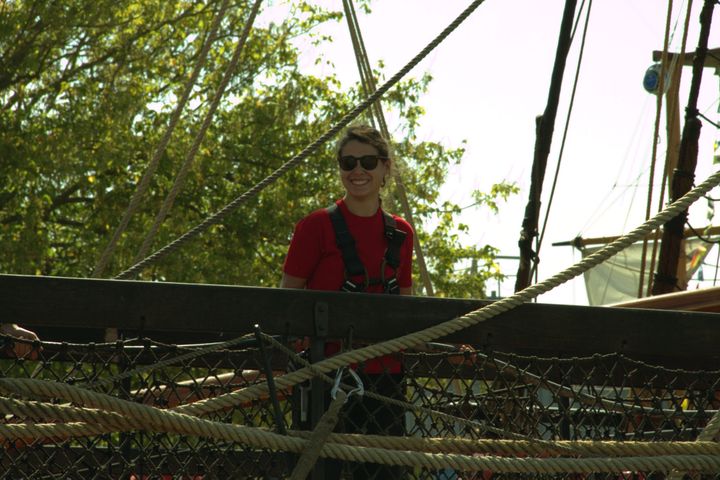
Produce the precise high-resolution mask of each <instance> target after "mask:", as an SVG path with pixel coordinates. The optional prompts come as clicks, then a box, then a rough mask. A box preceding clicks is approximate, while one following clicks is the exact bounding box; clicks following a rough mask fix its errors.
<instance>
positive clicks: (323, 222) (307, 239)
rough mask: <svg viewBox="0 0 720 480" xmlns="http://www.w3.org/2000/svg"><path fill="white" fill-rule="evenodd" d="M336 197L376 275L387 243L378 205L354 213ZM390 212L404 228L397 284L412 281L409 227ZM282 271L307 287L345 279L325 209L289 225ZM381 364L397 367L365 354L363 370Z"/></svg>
mask: <svg viewBox="0 0 720 480" xmlns="http://www.w3.org/2000/svg"><path fill="white" fill-rule="evenodd" d="M336 203H337V205H338V207H340V210H341V212H342V214H343V217H344V218H345V222H346V223H347V226H348V230H350V234H351V235H352V237H353V239H354V240H355V249H356V250H357V254H358V256H359V257H360V261H361V262H362V263H363V265H364V266H365V269H366V270H367V272H368V275H369V277H370V278H371V279H379V278H380V267H381V265H382V261H383V257H384V256H385V250H386V249H387V240H386V238H385V222H384V220H383V214H382V210H380V209H378V211H377V212H376V213H375V214H374V215H373V216H371V217H360V216H358V215H355V214H353V213H351V212H350V210H348V208H347V206H346V205H345V202H344V201H342V200H338V201H337V202H336ZM393 218H394V219H395V222H396V223H397V227H396V228H398V229H400V230H403V231H404V232H406V233H407V236H406V237H405V241H404V243H403V244H402V247H401V248H400V266H399V267H398V269H397V271H396V272H395V275H396V277H397V280H398V285H399V286H400V287H401V288H407V287H411V286H412V249H413V230H412V227H410V224H409V223H407V222H406V221H405V220H403V219H402V218H400V217H398V216H396V215H393ZM283 271H284V272H285V273H287V274H288V275H292V276H293V277H298V278H304V279H306V280H307V284H306V286H307V288H308V289H311V290H329V291H339V290H340V287H341V286H342V284H343V282H344V281H345V264H344V263H343V259H342V254H341V253H340V250H339V249H338V247H337V244H336V243H335V230H334V229H333V226H332V222H331V221H330V215H329V214H328V212H327V210H325V209H322V210H316V211H314V212H312V213H311V214H310V215H308V216H307V217H305V218H303V219H302V220H300V221H299V222H298V224H297V225H296V226H295V233H294V234H293V238H292V241H291V242H290V248H289V249H288V254H287V258H286V259H285V265H284V266H283ZM392 273H393V272H392V268H391V267H388V266H386V270H385V278H390V277H391V275H392ZM352 280H353V281H356V282H359V283H362V281H363V279H362V278H353V279H352ZM382 291H383V287H382V285H371V286H369V287H368V292H369V293H382ZM325 350H326V352H325V354H326V356H330V355H333V354H335V353H337V351H338V350H339V345H338V344H337V343H336V342H330V343H328V344H327V346H326V349H325ZM385 369H387V370H388V371H389V372H390V373H399V372H400V369H401V364H400V362H399V361H398V360H397V359H395V358H393V357H391V356H386V357H381V358H377V359H372V360H368V361H367V363H366V368H365V371H366V372H367V373H381V372H383V371H384V370H385Z"/></svg>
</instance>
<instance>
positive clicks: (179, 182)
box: [133, 0, 262, 263]
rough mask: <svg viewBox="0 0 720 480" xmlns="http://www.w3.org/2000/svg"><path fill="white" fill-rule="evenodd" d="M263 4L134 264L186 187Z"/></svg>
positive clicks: (255, 11)
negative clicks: (186, 181)
mask: <svg viewBox="0 0 720 480" xmlns="http://www.w3.org/2000/svg"><path fill="white" fill-rule="evenodd" d="M261 4H262V0H256V1H255V3H254V4H253V7H252V10H251V11H250V16H249V17H248V19H247V21H246V22H245V27H244V28H243V31H242V33H241V34H240V38H239V39H238V43H237V45H236V46H235V51H234V52H233V56H232V58H231V59H230V63H229V64H228V67H227V69H226V70H225V74H224V75H223V78H222V80H221V81H220V85H219V86H218V89H217V92H215V97H214V98H213V99H212V103H211V104H210V108H208V111H207V113H206V114H205V118H204V119H203V123H202V125H201V126H200V130H199V131H198V133H197V135H195V139H194V140H193V144H192V146H191V147H190V150H189V151H188V153H187V155H186V156H185V160H184V161H183V164H182V166H181V167H180V171H179V172H178V174H177V176H176V177H175V182H174V183H173V186H172V188H171V189H170V192H169V193H168V195H167V197H166V198H165V201H164V202H163V204H162V206H161V207H160V211H159V212H158V214H157V216H156V217H155V221H154V222H153V224H152V226H151V227H150V231H149V232H148V233H147V235H146V236H145V240H143V243H142V245H141V246H140V250H139V251H138V253H137V255H136V256H135V259H134V260H133V263H135V262H138V261H140V260H142V259H143V258H144V257H145V255H146V254H147V252H148V250H150V247H152V243H153V240H155V235H156V234H157V232H158V229H159V228H160V225H162V223H163V222H164V221H165V217H166V216H167V214H168V212H170V209H171V208H172V206H173V203H174V202H175V198H176V197H177V195H178V193H180V190H181V189H182V187H183V186H184V185H185V179H186V178H187V175H188V173H189V172H190V168H191V167H192V165H193V162H194V161H195V155H196V154H197V151H198V150H199V149H200V144H201V143H202V141H203V139H204V138H205V133H206V132H207V129H208V128H209V127H210V122H212V120H213V117H214V116H215V111H216V110H217V108H218V106H219V105H220V100H222V97H223V95H224V94H225V89H226V88H227V86H228V84H229V83H230V79H232V77H233V75H234V74H235V69H236V68H237V65H238V62H239V61H240V55H241V54H242V51H243V48H244V47H245V42H246V41H247V38H248V36H249V35H250V30H251V29H252V26H253V24H254V23H255V17H257V14H258V12H259V11H260V5H261Z"/></svg>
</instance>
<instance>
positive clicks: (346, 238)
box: [326, 204, 407, 294]
mask: <svg viewBox="0 0 720 480" xmlns="http://www.w3.org/2000/svg"><path fill="white" fill-rule="evenodd" d="M326 210H327V212H328V214H330V221H331V222H332V226H333V229H334V230H335V243H336V244H337V246H338V249H339V250H340V254H341V255H342V258H343V263H344V264H345V281H344V282H343V284H342V286H341V287H340V290H341V291H343V292H365V291H367V288H368V287H369V286H370V285H382V286H383V292H384V293H390V294H399V293H400V285H398V281H397V275H396V273H397V269H398V267H399V266H400V248H401V247H402V244H403V242H404V241H405V237H406V236H407V233H406V232H404V231H403V230H400V229H399V228H397V222H396V221H395V219H394V218H393V217H392V215H390V214H389V213H386V212H385V211H382V215H383V221H384V224H385V228H384V237H385V239H386V240H387V248H386V249H385V255H384V257H383V261H382V264H381V265H380V278H370V276H369V275H368V272H367V269H366V268H365V265H363V263H362V261H361V260H360V257H359V256H358V253H357V250H356V249H355V239H354V238H353V237H352V235H351V234H350V230H349V229H348V226H347V223H346V222H345V217H344V216H343V214H342V211H340V208H339V207H338V206H337V204H336V205H332V206H330V207H328V208H327V209H326ZM386 266H390V267H391V268H392V270H393V273H392V276H391V277H390V278H385V267H386ZM357 277H360V278H362V279H363V281H362V283H360V284H359V283H356V282H354V281H353V280H352V278H357Z"/></svg>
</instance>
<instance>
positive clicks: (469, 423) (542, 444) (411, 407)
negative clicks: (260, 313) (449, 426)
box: [263, 334, 573, 453]
mask: <svg viewBox="0 0 720 480" xmlns="http://www.w3.org/2000/svg"><path fill="white" fill-rule="evenodd" d="M263 335H265V338H266V339H267V341H268V342H269V343H271V344H272V345H273V346H274V347H276V348H278V349H279V350H280V351H282V352H284V353H285V354H287V355H288V356H290V357H291V358H292V359H293V360H294V361H296V362H298V363H301V364H302V365H304V366H305V367H306V368H308V369H309V370H310V371H311V372H312V373H313V374H314V376H316V377H319V378H320V379H321V380H323V381H324V382H326V383H328V384H330V385H332V384H333V383H334V380H333V379H332V378H330V377H329V376H327V375H325V374H324V373H323V372H321V371H318V370H316V369H315V368H314V364H312V363H310V362H308V361H307V360H306V359H304V358H302V357H301V356H299V355H298V354H297V353H296V352H293V351H292V350H290V349H289V348H288V347H286V346H285V345H283V344H282V343H280V342H278V341H277V340H276V339H274V338H273V337H270V336H268V335H266V334H263ZM343 387H344V388H349V386H347V385H343ZM363 395H364V396H366V397H368V398H372V399H374V400H379V401H381V402H384V403H386V404H389V405H395V406H397V407H400V408H403V409H405V410H407V411H415V412H419V413H423V414H425V415H427V416H430V417H432V418H439V419H442V420H445V421H447V422H451V423H457V424H460V425H464V426H466V427H470V428H472V429H478V430H479V433H480V434H483V433H485V432H491V433H494V434H495V435H498V436H502V437H505V438H512V439H515V440H523V441H527V442H531V443H533V444H536V445H538V448H541V449H553V448H555V447H554V445H552V444H549V443H547V442H546V441H545V440H539V439H535V438H532V437H529V436H527V435H522V434H519V433H514V432H509V431H507V430H504V429H502V428H498V427H494V426H492V425H488V424H487V423H485V422H478V421H477V420H470V419H467V418H462V417H458V416H455V415H450V414H449V413H445V412H440V411H437V410H433V409H431V408H427V407H423V406H422V405H416V404H413V403H409V402H404V401H402V400H398V399H396V398H391V397H387V396H385V395H380V394H378V393H375V392H373V391H372V390H366V391H365V393H364V394H363ZM565 453H573V452H569V451H566V452H565Z"/></svg>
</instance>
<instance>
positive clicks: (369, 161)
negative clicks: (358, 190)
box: [360, 155, 378, 170]
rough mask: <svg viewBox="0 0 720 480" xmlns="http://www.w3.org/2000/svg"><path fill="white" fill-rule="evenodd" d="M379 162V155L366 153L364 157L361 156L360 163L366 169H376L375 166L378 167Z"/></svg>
mask: <svg viewBox="0 0 720 480" xmlns="http://www.w3.org/2000/svg"><path fill="white" fill-rule="evenodd" d="M377 164H378V157H376V156H375V155H365V156H364V157H362V158H360V165H362V167H363V168H364V169H365V170H375V167H377Z"/></svg>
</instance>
